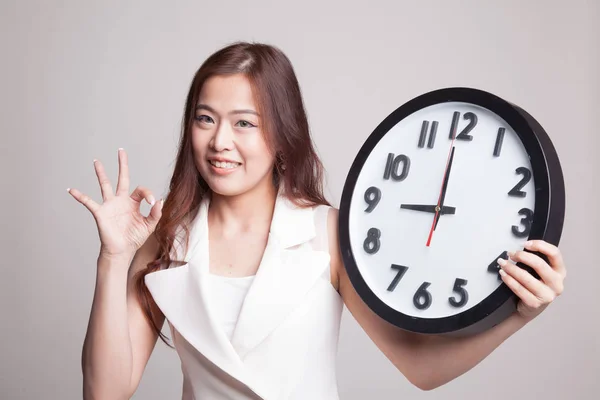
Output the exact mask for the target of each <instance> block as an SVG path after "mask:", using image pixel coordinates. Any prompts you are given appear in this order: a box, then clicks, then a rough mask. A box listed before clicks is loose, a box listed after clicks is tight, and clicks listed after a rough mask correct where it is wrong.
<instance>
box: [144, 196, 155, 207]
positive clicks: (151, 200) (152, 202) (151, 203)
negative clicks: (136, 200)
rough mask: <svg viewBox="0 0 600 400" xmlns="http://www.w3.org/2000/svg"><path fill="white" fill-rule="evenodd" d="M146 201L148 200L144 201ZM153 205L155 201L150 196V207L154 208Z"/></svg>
mask: <svg viewBox="0 0 600 400" xmlns="http://www.w3.org/2000/svg"><path fill="white" fill-rule="evenodd" d="M146 201H148V200H146ZM154 203H156V200H155V199H154V196H150V205H151V206H154Z"/></svg>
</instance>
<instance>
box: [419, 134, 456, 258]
mask: <svg viewBox="0 0 600 400" xmlns="http://www.w3.org/2000/svg"><path fill="white" fill-rule="evenodd" d="M454 139H456V129H454V132H452V143H450V150H449V151H448V158H447V159H446V168H444V175H443V178H442V187H441V188H440V195H439V197H438V201H437V207H436V211H435V216H434V217H433V223H432V224H431V229H430V230H429V237H428V238H427V244H426V245H425V246H427V247H429V245H430V244H431V238H432V237H433V229H434V228H435V221H437V218H438V214H439V213H440V212H441V209H440V201H442V191H443V190H444V180H445V179H444V178H445V177H446V171H448V164H449V163H450V155H451V154H452V147H454Z"/></svg>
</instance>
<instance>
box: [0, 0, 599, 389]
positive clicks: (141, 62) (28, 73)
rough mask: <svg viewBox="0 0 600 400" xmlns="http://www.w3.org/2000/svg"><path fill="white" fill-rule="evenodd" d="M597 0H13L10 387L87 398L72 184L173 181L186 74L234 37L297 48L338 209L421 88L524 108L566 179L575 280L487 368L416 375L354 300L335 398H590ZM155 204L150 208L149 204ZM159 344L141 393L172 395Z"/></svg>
mask: <svg viewBox="0 0 600 400" xmlns="http://www.w3.org/2000/svg"><path fill="white" fill-rule="evenodd" d="M599 17H600V11H599V5H598V2H597V1H591V0H590V1H581V0H580V1H516V0H510V1H507V0H503V1H493V2H492V1H486V2H483V1H460V2H458V1H421V2H418V4H417V2H414V1H388V2H381V1H368V2H365V1H339V2H335V1H324V0H321V1H313V0H310V1H309V0H303V1H296V2H293V3H289V2H275V1H273V2H267V1H258V0H255V1H251V2H244V1H235V2H220V1H211V2H208V1H198V0H196V1H190V2H177V3H172V4H169V5H166V2H160V1H95V2H90V1H54V2H51V1H37V2H33V1H8V2H7V1H3V2H2V4H1V6H0V30H1V35H0V45H1V50H2V52H1V54H2V63H1V65H0V80H1V81H0V83H1V85H0V88H1V90H0V102H1V103H0V109H1V110H2V117H1V118H0V132H1V133H2V142H1V143H2V146H1V149H2V154H1V158H0V162H1V167H2V168H1V171H2V183H3V185H2V207H0V210H1V211H0V212H1V213H2V215H1V217H2V226H3V229H2V233H1V234H2V238H1V243H2V262H1V263H0V265H1V267H2V275H1V277H0V300H1V303H0V311H1V313H2V314H1V315H2V317H3V323H2V329H1V332H2V337H1V340H0V346H1V347H0V354H1V356H0V398H2V399H33V398H40V399H41V398H43V399H76V398H80V397H81V394H80V393H81V372H80V355H81V345H82V342H83V338H84V334H85V330H86V326H87V319H88V316H89V311H90V305H91V301H92V295H93V290H94V281H95V262H96V256H97V252H98V249H99V240H98V235H97V231H96V226H95V223H94V220H93V218H92V216H91V215H90V214H89V212H88V211H87V210H86V209H85V208H84V207H83V206H81V205H80V204H78V203H77V202H76V201H75V200H74V199H73V198H71V196H70V195H69V194H68V193H67V192H66V191H65V189H66V188H67V187H76V188H78V189H80V190H82V191H83V192H85V193H88V194H90V195H92V196H94V198H95V199H96V200H100V192H99V188H98V183H97V181H96V177H95V174H94V170H93V166H92V159H93V158H99V159H101V160H102V161H103V162H104V163H105V165H106V168H107V172H108V174H109V176H110V177H111V178H112V179H113V180H114V181H116V176H117V167H118V166H117V148H118V147H124V148H125V149H126V150H127V151H128V153H129V159H130V169H131V174H132V182H131V187H132V188H134V187H135V186H136V185H138V184H143V185H147V186H149V187H150V188H151V189H152V190H154V192H155V194H156V195H157V197H158V196H161V195H163V194H164V193H165V190H166V186H167V183H168V179H169V177H170V173H171V171H172V167H173V160H174V157H175V150H176V144H177V138H178V135H179V122H180V119H181V115H182V111H183V105H184V101H185V95H186V93H187V90H188V85H189V83H190V81H191V78H192V75H193V73H194V72H195V70H196V69H197V68H198V66H199V65H200V63H201V62H202V61H203V60H204V59H205V58H206V57H207V56H208V55H209V54H210V53H212V52H213V51H215V50H216V49H218V48H219V47H221V46H223V45H225V44H228V43H229V42H231V41H234V40H239V39H242V40H256V41H265V42H268V43H271V44H275V45H277V46H279V47H280V48H282V49H283V50H284V51H285V52H286V54H287V55H288V56H289V57H290V59H291V60H292V63H293V65H294V66H295V68H296V71H297V74H298V78H299V80H300V83H301V87H302V89H303V94H304V98H305V101H306V106H307V110H308V114H309V119H310V123H311V128H312V133H313V135H314V140H315V141H316V144H317V147H318V150H319V153H320V155H321V156H322V158H323V162H324V164H325V167H326V169H327V171H328V177H327V188H328V189H327V193H328V196H329V198H330V199H331V201H332V202H333V203H334V205H336V206H337V205H339V198H340V195H341V190H342V187H343V183H344V179H345V177H346V172H347V171H348V169H349V167H350V164H351V162H352V160H353V158H354V156H355V154H356V152H357V151H358V149H359V147H360V146H361V145H362V143H363V141H364V140H365V139H366V137H367V136H368V134H369V133H370V132H371V131H372V130H373V129H374V128H375V126H376V125H377V124H378V123H379V122H380V121H381V120H382V119H383V118H385V117H386V116H387V115H388V114H389V113H390V112H391V111H393V110H394V109H395V108H396V107H398V106H399V105H401V104H402V103H404V102H405V101H407V100H409V99H410V98H412V97H414V96H416V95H419V94H421V93H423V92H425V91H428V90H432V89H436V88H439V87H444V86H453V85H465V86H474V87H479V88H481V89H485V90H489V91H492V92H494V93H496V94H498V95H500V96H502V97H504V98H505V99H507V100H510V101H512V102H514V103H516V104H519V105H521V106H522V107H524V108H525V109H526V110H528V111H530V112H531V113H532V114H533V115H534V116H535V117H536V118H537V119H538V120H539V121H540V122H541V123H542V124H543V126H544V127H545V128H546V129H547V131H548V132H549V134H550V136H551V138H552V140H553V142H554V143H555V145H556V148H557V150H558V152H559V155H560V157H561V161H562V164H563V168H564V173H565V176H566V182H567V195H568V203H567V219H566V224H565V229H564V236H563V240H562V242H561V248H562V250H563V253H564V256H565V257H566V260H567V267H568V271H569V276H568V277H567V281H566V291H565V292H564V294H563V296H561V297H560V298H558V299H557V300H556V302H555V303H554V304H552V305H551V306H550V307H549V308H548V309H547V310H546V311H545V312H544V313H543V314H542V315H541V316H540V317H538V318H537V319H536V320H534V321H533V322H532V323H531V324H530V325H528V326H526V327H525V328H524V329H523V330H521V331H519V332H518V333H517V334H516V335H515V336H513V337H511V338H510V339H509V340H508V341H506V342H505V343H504V344H503V345H502V346H500V348H499V349H498V350H497V351H495V352H494V353H493V354H492V355H491V356H489V357H488V358H487V359H486V360H484V361H483V362H482V363H481V364H479V365H478V366H477V367H476V368H475V369H473V370H471V371H470V372H468V373H467V374H465V375H463V376H461V377H459V378H458V379H456V380H454V381H453V382H451V383H449V384H447V385H445V386H443V387H441V388H438V389H437V390H434V391H432V392H421V391H419V390H418V389H416V388H414V387H412V386H411V385H410V384H409V383H408V382H407V380H406V379H405V378H404V377H403V376H402V375H401V374H400V373H399V372H397V371H396V370H395V369H394V367H393V366H392V365H391V363H390V362H388V360H387V359H386V358H385V357H384V356H383V355H382V353H380V352H379V351H378V350H377V348H376V347H375V346H374V345H373V344H372V343H371V342H370V340H369V339H368V337H367V336H366V334H364V333H363V331H362V330H361V329H360V327H359V326H358V325H357V324H356V322H355V321H354V320H353V319H352V317H351V316H350V314H349V313H347V312H345V313H344V317H343V326H342V333H341V337H340V351H339V373H338V376H339V386H340V395H341V397H342V399H348V400H350V399H363V398H373V399H387V398H410V399H421V398H428V399H458V398H461V399H477V398H482V397H486V398H488V399H505V398H507V396H510V398H512V399H531V398H536V399H563V398H571V399H592V398H598V392H599V391H600V384H599V378H600V354H599V353H600V351H599V349H600V339H599V336H600V335H599V327H600V322H599V321H598V319H599V318H598V317H599V307H598V291H597V287H598V283H599V281H600V272H599V270H600V268H599V265H598V262H597V259H596V253H595V251H593V250H595V249H597V247H596V248H595V246H597V244H598V239H599V235H598V230H597V225H598V223H599V222H600V218H599V217H600V213H599V211H598V196H600V187H599V186H600V185H599V179H598V170H599V167H600V165H599V164H600V162H599V161H598V157H597V154H598V152H599V151H600V139H599V135H598V124H599V121H598V117H597V114H596V115H594V114H593V113H594V111H597V110H598V109H599V106H600V83H599V78H598V71H600V68H599V67H600V65H599V64H600V63H599V55H598V49H599V48H600V28H598V20H599ZM144 211H147V208H145V210H144ZM180 393H181V373H180V370H179V361H178V358H177V355H176V353H175V352H174V351H172V350H170V349H168V348H167V347H166V346H164V345H163V344H161V343H159V344H158V345H157V347H156V349H155V351H154V353H153V355H152V358H151V359H150V362H149V364H148V367H147V369H146V372H145V374H144V377H143V380H142V382H141V384H140V387H139V389H138V391H137V393H136V395H135V398H137V399H159V398H161V399H162V398H171V399H172V398H179V396H180Z"/></svg>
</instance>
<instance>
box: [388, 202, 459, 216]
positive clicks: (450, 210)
mask: <svg viewBox="0 0 600 400" xmlns="http://www.w3.org/2000/svg"><path fill="white" fill-rule="evenodd" d="M400 208H404V209H406V210H414V211H423V212H428V213H432V214H435V213H436V211H437V210H436V208H437V206H436V205H435V204H433V205H429V204H401V205H400ZM455 213H456V208H455V207H448V206H442V207H440V214H442V215H451V214H455Z"/></svg>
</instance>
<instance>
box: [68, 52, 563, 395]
mask: <svg viewBox="0 0 600 400" xmlns="http://www.w3.org/2000/svg"><path fill="white" fill-rule="evenodd" d="M118 159H119V178H118V184H117V188H116V192H114V193H113V188H112V186H111V183H110V181H109V179H108V178H107V176H106V174H105V171H104V168H103V166H102V164H101V163H100V161H96V160H94V165H95V170H96V174H97V176H98V180H99V183H100V187H101V191H102V200H103V202H102V204H98V203H96V202H94V201H93V200H92V199H91V198H90V197H88V196H86V195H84V194H82V193H81V192H79V191H78V190H76V189H72V190H69V192H70V193H71V195H72V196H73V197H74V198H75V199H76V200H77V201H79V202H80V203H82V204H83V205H84V206H85V207H86V208H87V209H88V210H89V211H90V212H91V213H92V215H93V216H94V218H95V220H96V223H97V226H98V231H99V235H100V241H101V250H100V254H99V257H98V266H97V284H96V290H95V295H94V300H93V305H92V311H91V316H90V321H89V326H88V331H87V335H86V338H85V343H84V346H83V354H82V368H83V387H84V397H85V398H94V399H122V398H123V399H124V398H129V397H130V396H132V395H133V393H134V392H135V390H136V388H137V386H138V384H139V382H140V379H141V376H142V373H143V371H144V369H145V366H146V364H147V361H148V359H149V357H150V354H151V352H152V350H153V348H154V346H155V344H156V341H157V338H158V337H161V339H162V340H165V337H164V335H162V333H161V327H162V325H163V322H164V320H165V318H166V319H167V321H168V322H169V326H170V332H171V334H172V339H173V341H174V345H175V348H176V350H177V352H178V354H179V356H180V358H181V365H182V372H183V375H184V382H183V398H184V399H260V398H263V399H269V400H270V399H337V398H338V393H337V387H336V372H335V368H334V367H335V359H336V350H337V339H338V332H339V322H340V315H341V312H342V309H343V305H345V306H346V307H347V308H348V309H349V311H350V312H351V313H352V315H353V316H354V317H355V318H356V320H357V321H358V323H359V324H360V325H361V326H362V328H363V329H364V330H365V331H366V333H367V334H368V336H369V337H370V338H371V339H372V340H373V342H374V343H375V344H376V345H377V347H378V348H379V349H380V350H381V351H382V352H383V353H384V354H385V355H386V356H387V357H388V358H389V360H390V361H391V362H392V363H393V364H394V365H395V366H396V367H397V368H398V370H399V371H400V372H401V373H402V374H403V375H404V376H405V377H406V378H407V379H408V380H409V381H410V382H411V383H412V384H414V385H416V386H417V387H419V388H421V389H423V390H430V389H433V388H435V387H438V386H440V385H442V384H444V383H446V382H448V381H450V380H452V379H454V378H456V377H458V376H460V375H461V374H463V373H465V372H466V371H468V370H469V369H471V368H472V367H474V366H475V365H476V364H478V363H479V362H480V361H481V360H482V359H483V358H485V357H486V356H487V355H488V354H490V352H492V351H493V350H494V349H495V348H496V347H497V346H499V345H500V344H501V343H502V342H503V341H504V340H505V339H506V338H508V337H509V336H510V335H512V334H513V333H514V332H516V331H517V330H518V329H520V328H521V327H523V326H524V325H525V324H526V323H527V322H529V321H531V320H532V319H533V318H534V317H535V316H537V315H538V314H539V313H540V312H542V310H544V309H545V308H546V307H547V306H548V304H549V303H551V302H552V301H553V300H554V298H555V297H556V296H558V295H560V294H561V292H562V291H563V280H564V278H565V275H566V273H565V265H564V263H563V260H562V257H561V253H560V251H559V250H558V249H557V248H556V247H555V246H552V245H550V244H548V243H546V242H544V241H533V242H532V243H530V244H529V245H528V246H527V247H528V248H529V249H533V250H538V251H540V252H542V253H544V254H546V255H547V256H548V259H549V263H546V262H545V261H543V260H542V258H540V257H538V256H536V255H534V254H532V253H529V252H524V251H517V252H515V253H513V254H511V259H512V262H506V263H503V265H502V271H501V272H502V273H501V275H502V279H503V281H504V282H505V283H506V284H507V285H508V286H509V287H510V288H511V289H512V290H513V291H514V292H515V293H516V294H517V295H518V297H519V298H520V303H519V305H518V309H517V311H516V312H515V313H514V315H512V316H511V317H509V318H508V319H507V320H505V321H504V322H503V323H501V324H499V325H497V326H495V327H494V328H492V329H490V330H488V331H486V332H484V333H482V334H479V335H476V336H473V337H469V338H447V337H438V336H426V335H418V334H414V333H410V332H407V331H403V330H400V329H398V328H396V327H394V326H392V325H390V324H388V323H387V322H385V321H383V320H382V319H380V318H379V317H378V316H377V315H375V314H374V313H373V312H371V310H370V309H369V308H368V307H367V306H366V305H365V304H364V303H363V302H362V300H361V299H360V297H358V295H357V294H356V292H355V291H354V289H353V287H352V284H351V283H350V281H349V279H348V276H347V275H346V273H345V269H344V266H343V264H342V257H341V253H340V249H339V244H338V236H337V215H338V214H337V210H335V209H333V208H332V207H330V205H329V203H328V202H327V200H325V198H324V196H323V193H322V165H321V162H320V161H319V159H318V157H317V155H316V152H315V150H314V148H313V144H312V141H311V138H310V134H309V128H308V123H307V118H306V115H305V111H304V105H303V102H302V97H301V94H300V89H299V86H298V82H297V79H296V76H295V74H294V71H293V68H292V66H291V64H290V62H289V60H288V58H287V57H286V56H285V55H284V54H283V53H282V52H281V51H280V50H278V49H277V48H274V47H272V46H268V45H264V44H251V43H235V44H233V45H230V46H227V47H225V48H223V49H221V50H219V51H218V52H216V53H215V54H213V55H212V56H210V57H209V58H208V59H207V60H206V61H205V62H204V64H203V65H202V66H201V67H200V69H199V70H198V72H197V73H196V75H195V77H194V79H193V82H192V84H191V88H190V91H189V94H188V97H187V102H186V106H185V115H184V120H183V127H182V136H181V142H180V147H179V151H178V155H177V162H176V165H175V170H174V174H173V177H172V179H171V182H170V187H169V189H170V190H169V194H168V196H167V198H166V201H165V202H164V206H163V201H162V200H159V201H156V199H155V197H154V196H153V195H152V192H151V191H150V190H148V189H147V188H145V187H141V186H140V187H137V188H136V189H135V190H133V192H132V193H131V194H129V191H130V188H129V170H128V161H127V154H126V153H125V151H124V150H122V149H119V152H118ZM142 200H146V201H147V202H148V203H150V204H151V205H152V208H151V211H150V213H149V215H148V216H147V217H144V216H143V215H142V214H141V213H140V211H139V207H140V203H141V201H142ZM517 261H520V262H523V263H525V264H528V265H530V266H531V267H532V268H534V269H535V270H536V271H537V273H538V274H539V275H540V276H541V278H542V279H541V280H536V279H535V278H534V277H533V276H532V275H530V274H529V273H528V272H526V271H524V270H522V269H520V268H518V267H516V266H515V265H514V262H517ZM165 342H166V341H165Z"/></svg>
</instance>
